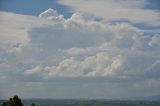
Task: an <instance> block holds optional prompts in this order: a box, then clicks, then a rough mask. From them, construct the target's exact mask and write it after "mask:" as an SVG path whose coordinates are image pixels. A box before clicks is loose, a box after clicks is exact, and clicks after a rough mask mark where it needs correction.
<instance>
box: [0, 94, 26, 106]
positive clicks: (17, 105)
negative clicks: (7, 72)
mask: <svg viewBox="0 0 160 106" xmlns="http://www.w3.org/2000/svg"><path fill="white" fill-rule="evenodd" d="M1 106H23V104H22V102H21V99H20V98H19V97H18V96H17V95H15V96H13V98H10V99H9V101H7V102H3V103H2V104H1Z"/></svg>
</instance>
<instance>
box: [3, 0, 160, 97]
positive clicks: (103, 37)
mask: <svg viewBox="0 0 160 106" xmlns="http://www.w3.org/2000/svg"><path fill="white" fill-rule="evenodd" d="M67 1H69V0H67ZM82 1H83V0H82ZM75 2H77V1H75ZM94 2H96V1H94ZM94 2H93V3H94ZM110 2H111V1H110ZM114 5H115V4H114ZM120 11H122V10H120ZM130 11H131V10H130ZM0 16H3V17H1V18H0V32H1V34H0V79H1V80H0V83H3V82H5V83H9V84H8V86H6V87H8V88H9V87H10V88H12V87H13V88H15V86H14V85H13V84H12V83H11V82H14V83H15V82H16V83H17V86H19V87H20V88H22V89H25V87H22V86H21V85H23V83H24V82H25V83H26V85H25V86H26V87H29V88H33V89H34V90H33V91H35V92H37V90H36V87H35V86H34V84H35V85H36V86H38V87H40V88H41V87H42V89H40V90H42V91H43V90H44V89H51V88H52V87H53V86H51V85H50V86H48V88H47V86H44V85H45V84H46V85H47V84H49V83H51V82H52V83H55V84H57V83H63V84H64V83H66V82H67V84H68V83H69V84H70V85H66V86H67V87H68V89H69V88H70V87H71V89H73V88H74V87H73V88H72V86H74V84H75V83H76V84H75V85H76V86H75V88H76V87H77V88H78V87H80V88H82V89H83V90H84V89H85V90H86V91H88V92H90V94H94V93H93V92H91V91H90V89H91V88H92V87H94V89H96V90H97V92H100V94H101V93H102V92H101V91H100V90H99V88H97V87H96V86H97V85H99V84H102V85H99V86H104V87H102V88H101V89H102V91H104V92H105V91H106V92H108V93H109V95H110V96H111V95H112V94H110V92H111V91H110V90H111V89H114V90H115V91H117V93H118V92H119V90H122V89H123V88H125V89H126V91H123V90H122V91H123V92H128V93H130V94H131V95H134V94H133V93H132V92H130V91H131V90H133V89H134V90H135V91H136V90H139V91H141V89H143V88H145V87H146V86H147V87H148V89H146V91H144V92H138V93H141V94H143V93H144V94H145V93H146V92H147V91H149V90H150V89H151V88H152V89H153V91H154V92H152V93H153V94H155V93H158V92H159V90H158V88H160V85H159V84H158V82H159V80H160V79H159V75H160V74H159V73H160V72H159V63H160V62H159V61H160V55H159V52H160V45H159V41H160V40H159V38H160V35H159V34H158V33H157V32H154V30H153V31H152V30H151V29H150V30H148V29H140V28H139V27H136V26H135V25H134V24H132V23H130V22H123V21H122V22H117V23H116V22H112V21H111V22H110V21H104V20H98V19H97V17H96V16H95V15H90V14H89V15H88V14H87V13H80V12H77V13H73V15H72V16H71V17H70V18H64V16H63V15H61V14H59V13H58V12H57V11H56V10H53V9H48V10H46V11H44V12H42V13H41V14H40V15H39V16H37V17H35V16H27V15H18V14H13V13H6V12H0ZM136 16H137V15H136ZM155 17H156V16H155ZM138 18H139V16H138ZM138 18H137V19H138ZM11 19H13V20H11ZM154 21H155V20H154ZM137 22H138V21H137ZM144 22H145V21H144ZM151 32H154V33H151ZM2 80H3V81H2ZM72 84H73V85H72ZM85 84H87V85H85ZM103 84H104V85H103ZM147 84H148V85H147ZM108 85H110V86H109V87H110V88H111V89H103V88H106V87H108ZM141 85H142V86H141ZM143 85H145V86H143ZM57 86H61V88H64V87H63V86H62V85H57ZM43 87H46V88H44V89H43ZM118 88H119V89H118ZM55 89H56V88H55ZM73 91H75V89H73ZM79 91H81V90H80V89H79ZM4 92H5V91H4ZM15 92H16V90H15ZM81 92H82V91H81ZM138 93H137V95H138ZM48 94H49V93H48ZM64 94H65V93H64ZM148 94H149V93H148ZM94 95H96V94H94Z"/></svg>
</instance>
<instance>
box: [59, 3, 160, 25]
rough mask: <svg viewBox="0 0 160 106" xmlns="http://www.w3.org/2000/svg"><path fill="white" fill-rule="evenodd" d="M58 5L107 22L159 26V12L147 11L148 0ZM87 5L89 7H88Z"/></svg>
mask: <svg viewBox="0 0 160 106" xmlns="http://www.w3.org/2000/svg"><path fill="white" fill-rule="evenodd" d="M58 3H60V4H62V5H65V6H68V7H69V9H70V11H72V12H76V11H79V12H82V13H87V14H93V15H95V16H99V17H102V18H104V19H105V20H107V21H117V20H119V21H129V22H131V23H144V24H148V25H156V26H159V25H160V23H159V15H160V14H159V12H157V11H154V10H151V9H145V8H146V6H147V5H148V4H149V1H148V0H141V1H139V0H134V1H131V0H118V1H117V0H107V1H106V0H101V1H97V0H92V1H90V0H76V1H75V0H59V1H58ZM86 4H87V5H86Z"/></svg>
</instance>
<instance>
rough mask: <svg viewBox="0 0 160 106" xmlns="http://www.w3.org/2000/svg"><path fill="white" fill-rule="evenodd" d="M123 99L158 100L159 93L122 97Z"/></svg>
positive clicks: (159, 98)
mask: <svg viewBox="0 0 160 106" xmlns="http://www.w3.org/2000/svg"><path fill="white" fill-rule="evenodd" d="M124 100H145V101H160V95H154V96H141V97H130V98H124Z"/></svg>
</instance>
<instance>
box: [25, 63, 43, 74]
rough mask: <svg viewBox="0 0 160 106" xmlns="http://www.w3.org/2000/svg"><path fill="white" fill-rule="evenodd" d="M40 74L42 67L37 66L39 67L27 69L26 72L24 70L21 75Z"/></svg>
mask: <svg viewBox="0 0 160 106" xmlns="http://www.w3.org/2000/svg"><path fill="white" fill-rule="evenodd" d="M41 72H42V66H41V65H39V66H36V67H34V68H32V69H28V70H25V71H24V72H23V74H26V75H34V74H37V73H41Z"/></svg>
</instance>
